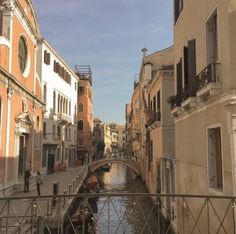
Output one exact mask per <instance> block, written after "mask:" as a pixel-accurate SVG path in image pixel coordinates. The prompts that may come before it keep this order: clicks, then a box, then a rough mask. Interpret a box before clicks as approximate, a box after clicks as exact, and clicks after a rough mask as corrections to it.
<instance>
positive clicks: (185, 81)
mask: <svg viewBox="0 0 236 234" xmlns="http://www.w3.org/2000/svg"><path fill="white" fill-rule="evenodd" d="M188 83H189V80H188V47H186V46H184V87H187V86H188Z"/></svg>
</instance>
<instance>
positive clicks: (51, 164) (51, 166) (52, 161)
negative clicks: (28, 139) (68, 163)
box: [47, 154, 55, 174]
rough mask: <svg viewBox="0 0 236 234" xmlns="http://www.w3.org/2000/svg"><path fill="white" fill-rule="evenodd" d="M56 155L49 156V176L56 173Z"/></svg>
mask: <svg viewBox="0 0 236 234" xmlns="http://www.w3.org/2000/svg"><path fill="white" fill-rule="evenodd" d="M54 164H55V154H48V167H47V174H52V173H54Z"/></svg>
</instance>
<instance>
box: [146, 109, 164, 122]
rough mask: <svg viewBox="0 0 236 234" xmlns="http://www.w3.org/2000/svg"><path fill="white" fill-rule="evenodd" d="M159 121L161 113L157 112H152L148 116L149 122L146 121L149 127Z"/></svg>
mask: <svg viewBox="0 0 236 234" xmlns="http://www.w3.org/2000/svg"><path fill="white" fill-rule="evenodd" d="M159 121H161V112H160V111H158V112H152V113H151V114H150V118H149V121H148V124H149V125H151V124H153V123H155V122H159Z"/></svg>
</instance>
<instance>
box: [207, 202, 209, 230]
mask: <svg viewBox="0 0 236 234" xmlns="http://www.w3.org/2000/svg"><path fill="white" fill-rule="evenodd" d="M207 227H208V228H207V229H208V234H209V233H210V215H209V199H207Z"/></svg>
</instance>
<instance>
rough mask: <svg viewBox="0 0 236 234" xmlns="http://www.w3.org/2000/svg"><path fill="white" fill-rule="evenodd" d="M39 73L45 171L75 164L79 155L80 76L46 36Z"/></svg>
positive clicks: (39, 53) (41, 46) (40, 47)
mask: <svg viewBox="0 0 236 234" xmlns="http://www.w3.org/2000/svg"><path fill="white" fill-rule="evenodd" d="M37 61H38V64H37V73H38V76H39V77H40V78H41V80H42V95H43V98H44V102H45V105H46V106H45V109H44V123H43V158H42V168H43V171H44V173H47V174H49V173H53V171H54V170H60V167H62V166H64V169H65V167H66V166H74V165H75V160H76V158H77V89H78V79H79V77H78V76H77V75H76V74H75V73H74V72H73V70H72V69H71V68H70V67H69V66H68V65H67V64H66V63H65V61H64V60H63V59H62V58H61V57H60V56H59V55H58V53H57V52H56V51H55V50H54V49H53V48H52V47H51V46H50V45H49V43H48V42H46V41H45V40H44V39H41V40H39V42H38V51H37Z"/></svg>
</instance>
